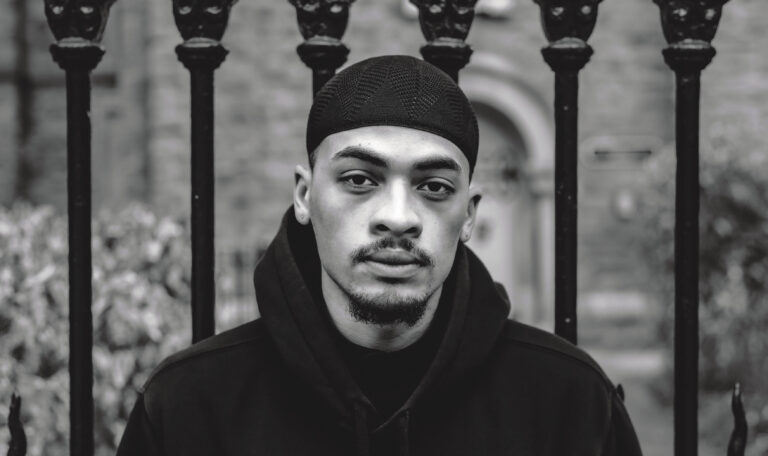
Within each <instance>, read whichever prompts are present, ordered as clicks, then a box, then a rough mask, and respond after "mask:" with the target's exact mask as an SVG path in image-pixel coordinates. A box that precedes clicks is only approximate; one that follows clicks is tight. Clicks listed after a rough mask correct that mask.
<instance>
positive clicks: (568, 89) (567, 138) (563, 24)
mask: <svg viewBox="0 0 768 456" xmlns="http://www.w3.org/2000/svg"><path fill="white" fill-rule="evenodd" d="M534 1H536V3H538V4H539V7H540V8H541V23H542V26H543V28H544V34H545V36H546V37H547V40H549V46H547V47H545V48H544V49H542V50H541V53H542V55H543V56H544V60H545V61H546V62H547V64H548V65H549V66H550V68H552V71H554V72H555V333H556V334H557V335H559V336H562V337H564V338H566V339H568V340H569V341H571V342H573V343H574V344H575V343H576V342H577V320H576V291H577V283H576V277H577V276H576V265H577V258H578V256H577V234H578V232H577V229H578V224H577V214H578V170H577V167H578V103H579V71H581V69H582V68H584V66H585V65H586V64H587V62H589V58H590V57H591V56H592V47H590V46H589V45H588V44H587V42H586V41H587V39H589V36H590V35H591V34H592V30H593V29H594V28H595V22H596V21H597V5H598V3H599V2H600V0H577V1H564V0H534Z"/></svg>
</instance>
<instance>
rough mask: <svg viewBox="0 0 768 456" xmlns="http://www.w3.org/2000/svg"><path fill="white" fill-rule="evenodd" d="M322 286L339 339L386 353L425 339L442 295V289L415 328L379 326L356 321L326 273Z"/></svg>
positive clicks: (345, 296) (347, 299) (397, 325)
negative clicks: (422, 337) (340, 337)
mask: <svg viewBox="0 0 768 456" xmlns="http://www.w3.org/2000/svg"><path fill="white" fill-rule="evenodd" d="M321 269H322V268H321ZM321 284H322V291H323V298H324V300H325V304H326V306H328V313H329V314H330V316H331V321H333V324H334V325H335V326H336V329H338V331H339V332H340V333H341V335H342V336H344V337H345V338H346V339H347V340H349V341H350V342H352V343H353V344H355V345H359V346H361V347H366V348H370V349H374V350H380V351H385V352H393V351H397V350H402V349H403V348H405V347H407V346H409V345H411V344H413V343H414V342H416V341H417V340H419V339H420V338H421V336H423V335H424V333H425V332H426V331H427V329H428V328H429V325H430V323H431V322H432V319H433V318H434V316H435V311H436V310H437V305H438V303H439V302H440V294H441V292H442V286H441V287H440V288H438V289H437V291H435V292H434V293H433V294H432V296H430V297H429V299H428V300H427V306H426V309H425V310H424V315H423V316H422V317H421V318H420V319H419V321H417V322H416V324H414V325H408V324H405V323H394V324H391V325H378V324H373V323H368V322H363V321H359V320H358V319H356V318H355V317H354V316H353V315H352V312H351V311H350V308H349V298H348V297H347V295H346V293H345V292H344V291H343V290H341V289H340V288H339V286H338V285H337V284H336V282H334V281H333V279H331V278H330V277H329V276H328V274H327V273H326V272H325V270H323V271H322V280H321Z"/></svg>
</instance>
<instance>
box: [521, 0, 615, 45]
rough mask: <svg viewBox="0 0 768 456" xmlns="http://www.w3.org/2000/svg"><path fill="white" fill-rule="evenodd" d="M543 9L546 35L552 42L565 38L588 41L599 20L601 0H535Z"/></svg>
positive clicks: (542, 16)
mask: <svg viewBox="0 0 768 456" xmlns="http://www.w3.org/2000/svg"><path fill="white" fill-rule="evenodd" d="M534 1H535V2H536V3H537V4H538V5H539V7H540V9H541V25H542V27H543V28H544V36H546V37H547V40H549V41H550V42H554V41H559V40H562V39H565V38H576V39H579V40H581V41H585V42H586V41H587V40H588V39H589V36H590V35H592V30H594V29H595V22H597V5H598V4H599V3H600V0H576V1H574V0H534Z"/></svg>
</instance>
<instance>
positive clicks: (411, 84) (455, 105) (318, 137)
mask: <svg viewBox="0 0 768 456" xmlns="http://www.w3.org/2000/svg"><path fill="white" fill-rule="evenodd" d="M372 125H395V126H400V127H408V128H415V129H418V130H424V131H428V132H430V133H434V134H436V135H438V136H442V137H443V138H446V139H448V140H449V141H451V142H452V143H454V144H455V145H456V146H458V148H459V149H461V151H462V152H463V153H464V155H466V157H467V159H468V160H469V167H470V172H471V171H472V170H473V169H474V167H475V161H476V159H477V142H478V133H477V118H476V117H475V113H474V111H473V110H472V106H471V105H470V103H469V100H467V97H466V96H465V95H464V92H462V91H461V89H460V88H459V86H458V85H456V83H455V82H454V81H453V79H451V78H450V77H449V76H448V75H447V74H445V73H444V72H443V71H442V70H440V69H438V68H437V67H435V66H433V65H431V64H429V63H427V62H425V61H423V60H421V59H417V58H414V57H410V56H406V55H388V56H381V57H373V58H370V59H367V60H363V61H361V62H358V63H356V64H354V65H351V66H349V67H348V68H346V69H344V70H343V71H341V72H339V74H337V75H336V76H334V77H333V78H332V79H331V80H330V81H328V82H327V83H326V84H325V85H324V86H323V88H322V89H320V91H319V92H318V93H317V95H316V96H315V100H314V102H313V103H312V109H310V111H309V119H308V121H307V152H308V153H310V154H311V153H312V151H313V150H315V148H316V147H317V146H318V145H319V144H320V143H321V142H322V141H323V139H325V137H327V136H329V135H331V134H333V133H338V132H340V131H345V130H351V129H353V128H359V127H367V126H372Z"/></svg>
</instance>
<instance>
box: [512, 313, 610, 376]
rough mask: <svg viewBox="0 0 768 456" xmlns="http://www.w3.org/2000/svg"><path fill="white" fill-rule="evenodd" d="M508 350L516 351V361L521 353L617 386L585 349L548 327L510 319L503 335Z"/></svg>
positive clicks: (549, 365)
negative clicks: (544, 328) (551, 331)
mask: <svg viewBox="0 0 768 456" xmlns="http://www.w3.org/2000/svg"><path fill="white" fill-rule="evenodd" d="M501 343H502V345H503V350H504V352H505V353H508V354H511V355H513V356H512V357H511V358H510V359H514V360H515V361H516V362H517V361H518V360H519V358H520V355H523V356H524V357H525V359H528V360H531V361H530V363H531V364H535V365H537V366H538V367H542V368H547V369H553V370H556V371H559V372H563V373H569V374H570V377H580V378H583V379H585V380H588V381H592V382H597V383H600V384H602V385H603V387H605V388H606V390H608V391H611V390H613V384H612V383H611V381H610V380H609V379H608V377H607V376H606V375H605V372H603V370H602V368H601V367H600V366H599V365H598V364H597V362H596V361H595V360H594V359H592V357H591V356H589V355H588V354H587V352H585V351H584V350H582V349H581V348H579V347H577V346H576V345H574V344H572V343H571V342H569V341H567V340H565V339H563V338H562V337H560V336H557V335H555V334H552V333H550V332H548V331H544V330H542V329H539V328H536V327H533V326H530V325H526V324H524V323H520V322H517V321H514V320H508V321H507V323H506V326H505V328H504V331H503V332H502V335H501Z"/></svg>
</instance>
